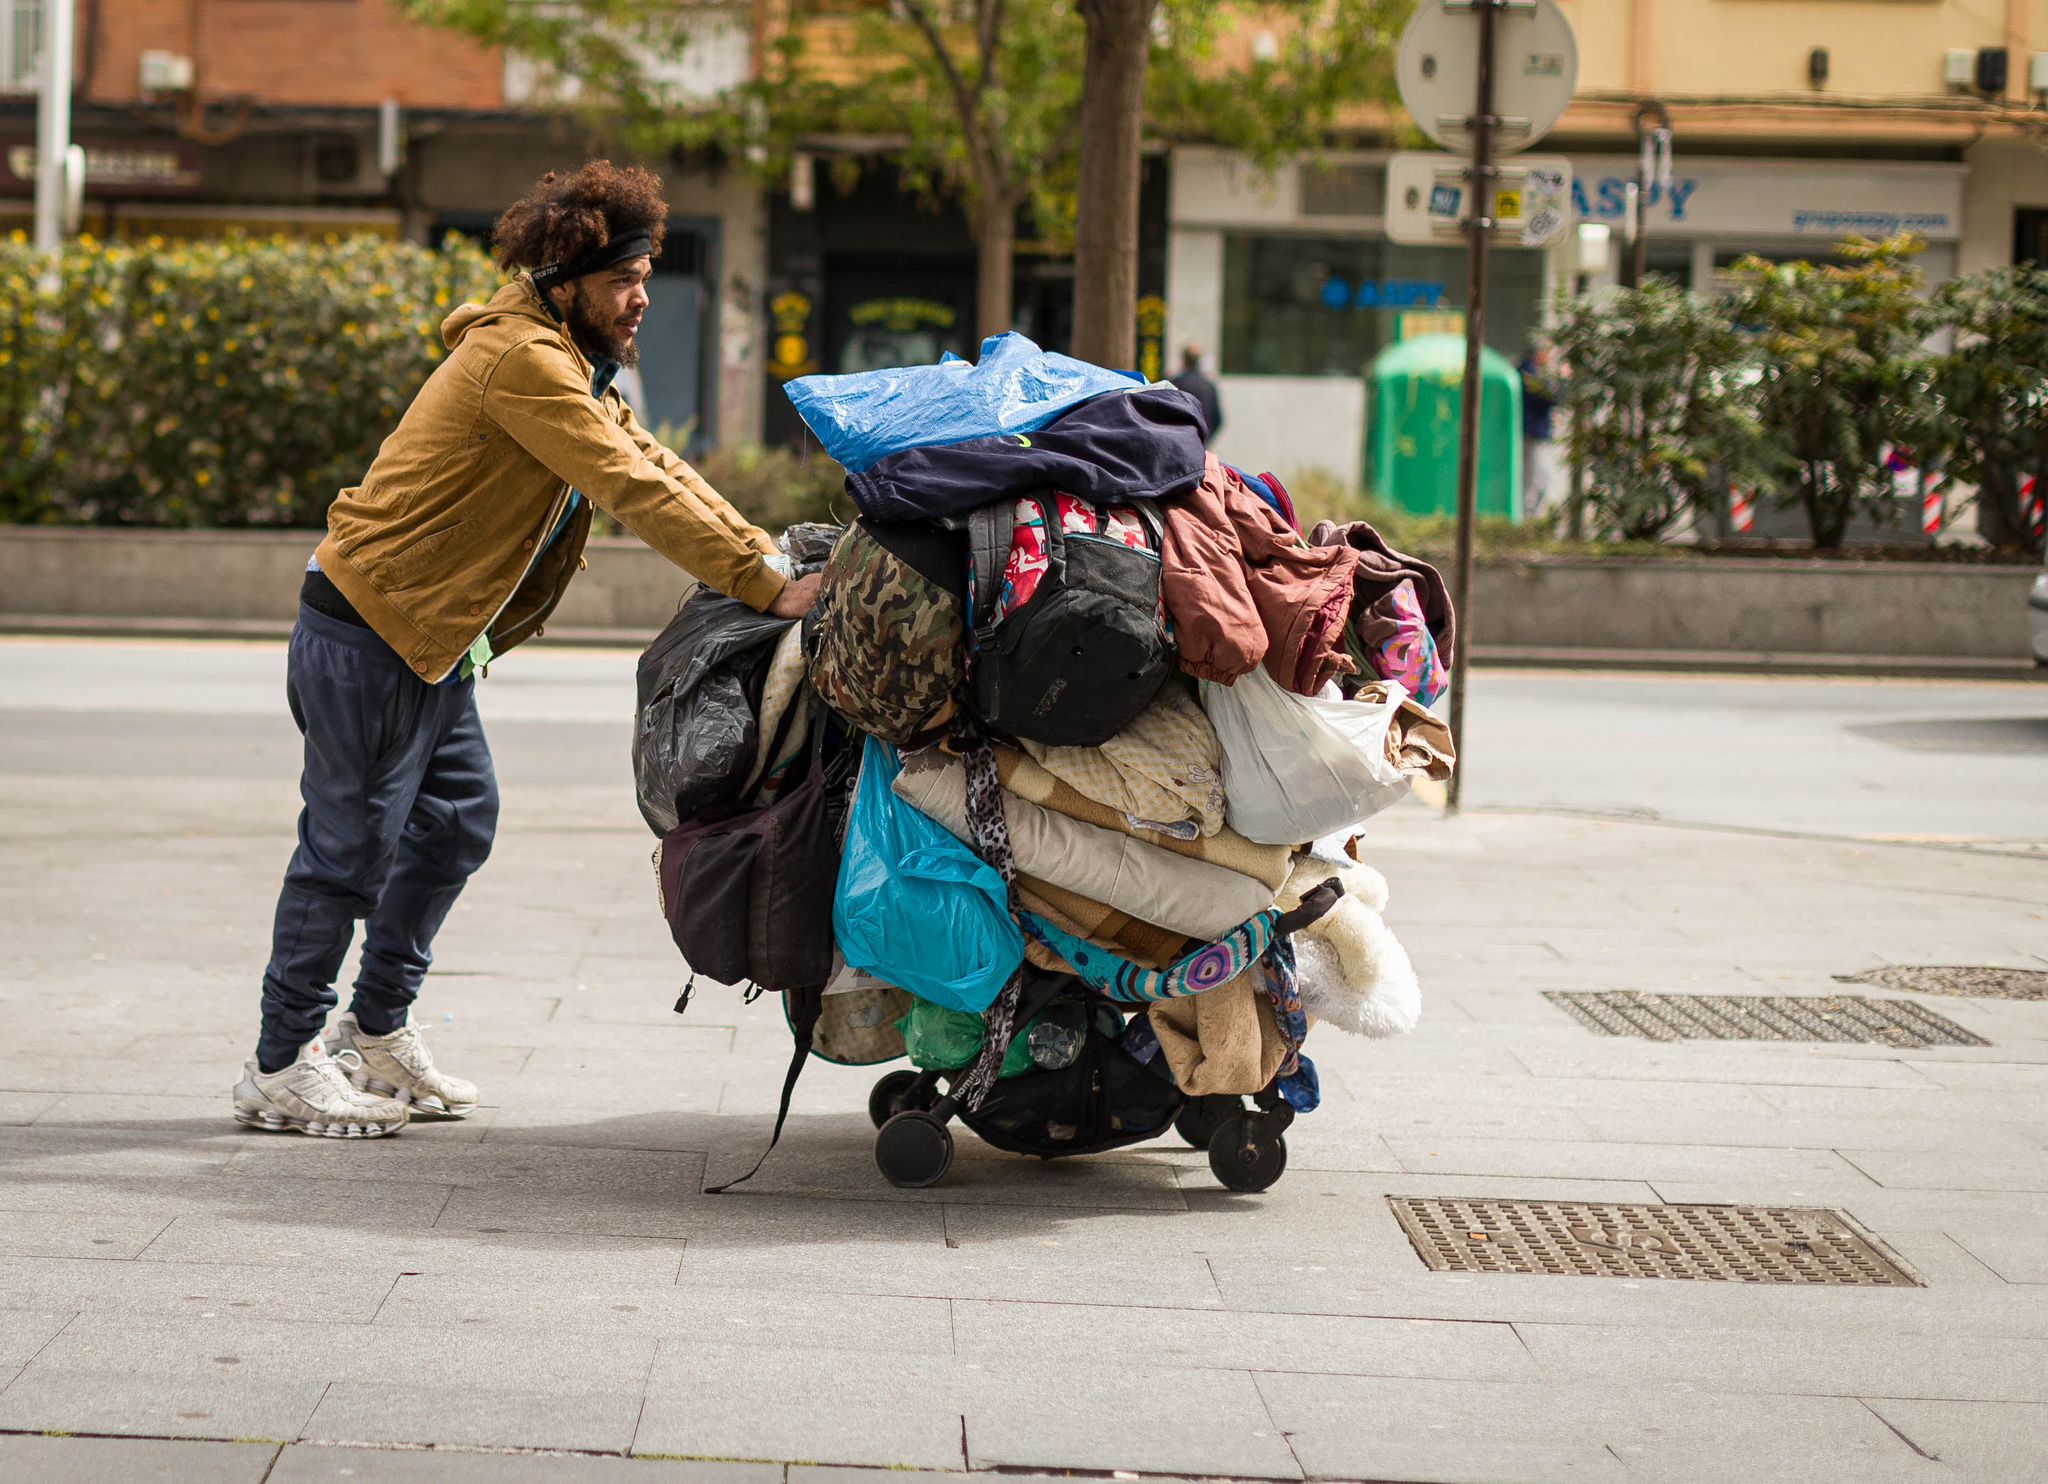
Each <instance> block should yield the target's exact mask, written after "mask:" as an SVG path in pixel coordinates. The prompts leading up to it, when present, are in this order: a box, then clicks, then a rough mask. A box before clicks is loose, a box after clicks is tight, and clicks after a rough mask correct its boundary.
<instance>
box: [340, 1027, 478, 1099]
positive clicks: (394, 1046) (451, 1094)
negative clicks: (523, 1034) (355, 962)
mask: <svg viewBox="0 0 2048 1484" xmlns="http://www.w3.org/2000/svg"><path fill="white" fill-rule="evenodd" d="M327 1051H328V1054H329V1055H330V1056H335V1057H341V1056H348V1055H351V1054H353V1055H354V1057H355V1058H356V1062H355V1069H354V1070H353V1071H352V1072H351V1073H350V1075H349V1081H350V1082H352V1083H354V1084H355V1085H356V1086H357V1087H358V1088H360V1089H362V1090H363V1091H364V1092H368V1093H373V1094H375V1095H376V1096H378V1097H387V1098H396V1099H397V1100H398V1101H399V1102H401V1103H409V1104H411V1106H412V1110H413V1112H415V1113H417V1114H419V1115H420V1116H422V1117H431V1118H467V1117H469V1115H470V1114H472V1113H474V1112H475V1111H476V1084H475V1083H474V1082H465V1081H463V1080H462V1078H460V1077H451V1076H449V1075H448V1074H447V1073H446V1072H444V1071H442V1070H441V1069H440V1068H438V1067H436V1066H435V1065H434V1058H433V1054H432V1053H431V1052H429V1051H428V1050H427V1046H426V1042H424V1041H422V1040H421V1039H420V1030H419V1027H418V1026H416V1025H414V1024H413V1023H412V1018H411V1017H410V1016H408V1017H406V1022H405V1024H404V1025H402V1026H400V1027H399V1028H398V1029H397V1030H395V1031H393V1032H392V1033H391V1034H390V1035H388V1036H372V1035H368V1034H365V1032H364V1031H363V1028H362V1027H361V1026H360V1025H358V1024H356V1018H355V1016H353V1015H344V1016H342V1017H341V1018H340V1019H339V1020H337V1021H336V1022H335V1023H334V1029H333V1030H331V1031H329V1032H328V1033H327Z"/></svg>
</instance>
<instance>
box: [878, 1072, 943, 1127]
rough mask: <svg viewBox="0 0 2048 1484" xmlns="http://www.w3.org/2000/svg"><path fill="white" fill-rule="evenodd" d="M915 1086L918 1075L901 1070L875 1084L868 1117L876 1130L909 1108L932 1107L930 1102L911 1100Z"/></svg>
mask: <svg viewBox="0 0 2048 1484" xmlns="http://www.w3.org/2000/svg"><path fill="white" fill-rule="evenodd" d="M915 1086H917V1073H915V1072H909V1071H903V1070H900V1069H899V1070H897V1071H894V1072H891V1073H889V1074H888V1075H887V1076H885V1077H883V1078H882V1080H881V1081H880V1082H877V1083H876V1084H875V1086H874V1090H873V1091H872V1092H870V1093H869V1094H868V1117H869V1118H870V1119H872V1120H873V1121H874V1125H875V1127H876V1128H880V1127H881V1126H882V1125H883V1124H885V1123H887V1122H888V1121H889V1120H890V1119H892V1118H894V1117H895V1116H896V1115H897V1114H898V1113H901V1112H903V1111H904V1110H905V1109H907V1108H915V1107H919V1106H927V1107H928V1106H930V1104H929V1101H928V1100H927V1101H926V1102H925V1103H924V1104H919V1103H914V1102H912V1101H911V1100H910V1091H911V1089H912V1088H913V1087H915Z"/></svg>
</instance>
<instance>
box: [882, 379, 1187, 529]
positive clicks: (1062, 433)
mask: <svg viewBox="0 0 2048 1484" xmlns="http://www.w3.org/2000/svg"><path fill="white" fill-rule="evenodd" d="M1207 432H1208V427H1207V425H1206V424H1205V422H1204V421H1203V418H1202V409H1201V404H1200V403H1198V402H1196V400H1195V399H1194V398H1193V397H1191V396H1189V395H1188V394H1187V393H1186V392H1183V391H1179V390H1177V389H1175V388H1173V387H1148V388H1146V389H1145V390H1143V391H1137V392H1128V393H1124V392H1117V393H1111V394H1110V395H1108V396H1103V397H1097V398H1095V399H1094V400H1093V401H1090V402H1084V403H1082V404H1081V405H1080V406H1079V407H1076V408H1075V409H1074V410H1073V411H1072V412H1069V413H1067V414H1066V416H1064V417H1062V418H1060V419H1059V420H1058V421H1057V422H1053V423H1049V424H1047V425H1046V426H1045V427H1043V428H1040V429H1039V430H1038V431H1037V432H1035V433H1013V434H1008V435H1006V436H1003V437H999V438H975V439H971V440H970V441H968V442H966V443H952V444H947V445H945V446H943V447H940V448H912V449H907V450H905V451H904V452H902V453H898V454H891V455H890V456H889V457H888V458H886V459H883V460H881V461H880V462H878V463H876V464H875V465H874V466H873V467H872V468H869V469H867V470H865V471H864V472H862V473H859V474H849V475H847V476H846V492H847V493H848V494H849V495H851V496H852V497H853V503H854V504H855V505H856V506H858V507H859V508H860V513H861V514H862V515H864V516H866V517H867V518H868V519H869V520H880V521H897V520H919V519H931V518H934V517H939V516H948V515H964V514H965V513H967V512H968V511H970V510H973V509H975V508H976V507H978V506H982V505H987V504H989V503H991V502H992V501H996V500H1001V499H1006V498H1014V497H1015V496H1018V495H1023V494H1027V493H1031V492H1033V491H1041V490H1059V491H1061V492H1062V493H1065V494H1069V495H1074V496H1076V497H1078V498H1080V499H1083V500H1087V501H1089V502H1090V503H1092V504H1097V505H1115V504H1119V503H1122V502H1124V501H1127V500H1133V499H1155V500H1167V499H1172V498H1174V497H1175V496H1178V495H1184V494H1186V493H1187V492H1188V491H1189V490H1191V489H1193V488H1194V487H1195V486H1196V485H1198V484H1200V483H1201V482H1202V440H1203V436H1204V435H1205V434H1206V433H1207Z"/></svg>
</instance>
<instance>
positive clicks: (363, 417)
mask: <svg viewBox="0 0 2048 1484" xmlns="http://www.w3.org/2000/svg"><path fill="white" fill-rule="evenodd" d="M53 269H54V271H52V270H53ZM497 284H498V276H497V273H496V271H495V270H494V269H493V268H492V266H491V264H490V262H489V260H488V259H487V258H485V257H484V256H483V254H482V253H481V252H479V251H478V250H477V249H476V248H475V247H473V246H469V245H464V244H462V243H460V242H459V241H458V240H456V239H450V241H449V242H448V244H447V245H445V246H444V247H443V248H441V249H440V250H439V251H435V250H433V249H429V248H423V247H416V246H413V245H410V244H406V243H398V242H392V241H389V240H386V239H381V238H376V237H367V236H363V237H349V238H337V237H330V238H327V239H326V240H324V241H321V242H306V241H297V240H292V239H288V238H281V237H280V238H271V239H264V240H252V239H247V238H225V239H221V240H217V241H200V242H176V243H165V242H163V241H161V240H159V239H156V238H151V239H149V240H148V241H146V242H142V243H135V244H126V243H99V242H96V241H94V240H92V239H90V238H82V239H80V240H79V241H78V242H77V243H75V244H72V245H71V246H70V247H68V248H67V249H66V250H65V251H64V252H63V253H61V254H59V255H58V257H57V258H56V259H55V261H54V264H53V263H52V262H51V260H49V259H47V258H42V257H39V256H38V255H36V254H35V253H34V252H33V251H32V250H31V249H30V248H29V246H28V244H27V242H26V240H25V239H24V238H23V236H22V235H21V234H20V233H16V234H14V236H13V237H12V238H10V239H0V455H4V456H0V520H12V521H34V522H49V523H57V522H63V523H77V524H115V525H155V526H292V525H297V526H310V525H318V524H319V523H320V522H321V520H322V519H323V518H324V516H325V513H326V510H327V506H328V503H329V502H330V501H331V500H332V499H333V498H334V495H335V492H336V491H337V490H339V489H341V488H343V487H345V486H347V485H351V484H354V483H356V482H357V481H358V480H360V479H361V477H362V475H363V471H364V470H366V469H367V468H368V467H369V464H370V460H371V458H372V457H373V456H374V455H375V454H376V451H377V446H378V444H379V443H381V442H382V441H383V439H384V436H385V435H386V434H387V433H389V432H390V431H391V428H392V427H393V425H395V424H396V422H397V420H398V417H399V414H400V413H401V412H402V411H403V410H404V409H405V407H406V405H407V404H408V403H409V402H410V401H411V400H412V397H413V394H414V393H415V392H417V391H418V390H419V387H420V384H421V383H422V382H423V381H425V380H426V378H427V375H428V373H429V372H431V371H432V370H433V369H434V366H435V364H436V363H437V362H438V361H439V360H440V359H441V358H442V357H443V356H444V355H445V354H446V353H447V352H446V350H445V348H444V347H443V346H442V343H441V328H440V327H441V321H442V319H443V318H444V317H445V316H446V315H447V313H448V311H449V310H450V309H451V308H452V307H453V306H455V305H457V304H461V303H463V302H464V301H466V300H480V299H484V298H488V297H489V296H490V294H491V293H492V292H493V291H494V290H495V289H496V287H497Z"/></svg>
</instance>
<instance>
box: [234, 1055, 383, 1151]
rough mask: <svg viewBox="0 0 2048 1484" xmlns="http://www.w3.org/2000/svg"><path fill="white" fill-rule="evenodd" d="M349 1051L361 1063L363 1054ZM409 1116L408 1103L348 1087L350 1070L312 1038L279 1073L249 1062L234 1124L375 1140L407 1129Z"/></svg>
mask: <svg viewBox="0 0 2048 1484" xmlns="http://www.w3.org/2000/svg"><path fill="white" fill-rule="evenodd" d="M348 1055H349V1056H350V1057H351V1058H353V1059H354V1061H355V1063H356V1065H357V1066H358V1067H360V1066H361V1065H362V1059H361V1058H360V1057H356V1056H355V1055H354V1053H353V1052H351V1053H348ZM409 1116H410V1115H409V1114H408V1112H407V1110H406V1106H405V1104H403V1103H400V1102H396V1101H394V1100H393V1099H391V1098H375V1097H364V1096H363V1095H362V1094H361V1093H359V1092H357V1091H356V1090H355V1089H354V1088H353V1087H351V1086H349V1083H348V1068H347V1067H345V1066H343V1065H342V1064H340V1062H339V1061H338V1060H337V1059H336V1058H334V1057H331V1056H329V1055H328V1054H327V1053H326V1052H325V1051H323V1050H322V1049H321V1047H320V1043H319V1042H318V1041H308V1042H307V1043H306V1046H305V1049H304V1050H302V1051H301V1052H300V1053H299V1059H298V1060H297V1061H295V1062H293V1063H292V1064H291V1065H290V1066H288V1067H286V1068H285V1069H284V1070H282V1071H279V1072H265V1071H263V1070H261V1069H260V1068H259V1067H258V1066H257V1065H256V1063H255V1062H253V1061H252V1062H250V1063H249V1064H248V1065H247V1066H246V1067H244V1068H243V1069H242V1080H241V1081H240V1082H238V1083H237V1084H235V1122H237V1123H242V1124H247V1125H248V1126H249V1127H250V1128H264V1129H272V1130H278V1131H282V1130H287V1129H291V1130H297V1131H298V1132H299V1133H302V1134H314V1135H318V1136H320V1137H322V1138H328V1139H375V1138H378V1137H380V1136H381V1135H384V1134H389V1133H396V1132H397V1131H398V1130H399V1129H402V1128H404V1127H405V1123H406V1119H407V1118H408V1117H409Z"/></svg>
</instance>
